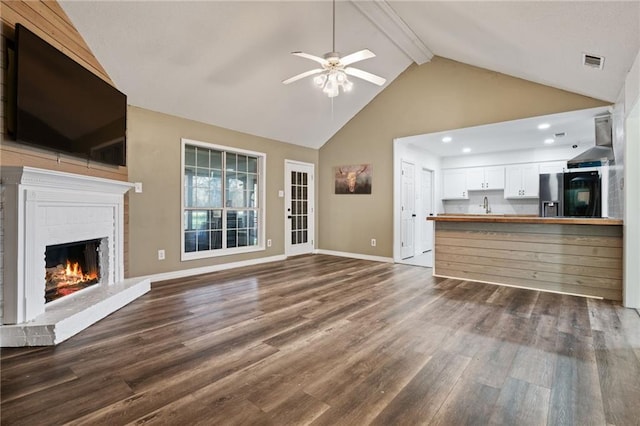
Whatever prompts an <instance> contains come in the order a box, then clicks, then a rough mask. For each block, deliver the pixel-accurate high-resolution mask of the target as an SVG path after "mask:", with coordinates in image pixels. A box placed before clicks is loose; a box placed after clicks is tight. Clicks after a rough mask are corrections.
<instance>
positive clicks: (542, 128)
mask: <svg viewBox="0 0 640 426" xmlns="http://www.w3.org/2000/svg"><path fill="white" fill-rule="evenodd" d="M549 127H551V124H549V123H542V124H538V129H540V130H544V129H548V128H549Z"/></svg>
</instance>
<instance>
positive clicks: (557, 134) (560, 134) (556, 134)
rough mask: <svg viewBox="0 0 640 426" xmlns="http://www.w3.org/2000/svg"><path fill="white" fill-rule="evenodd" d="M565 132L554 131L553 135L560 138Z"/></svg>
mask: <svg viewBox="0 0 640 426" xmlns="http://www.w3.org/2000/svg"><path fill="white" fill-rule="evenodd" d="M566 135H567V134H566V133H565V132H559V133H555V134H554V135H553V136H554V137H556V138H562V137H564V136H566Z"/></svg>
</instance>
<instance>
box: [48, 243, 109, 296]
mask: <svg viewBox="0 0 640 426" xmlns="http://www.w3.org/2000/svg"><path fill="white" fill-rule="evenodd" d="M101 241H102V240H101V239H94V240H88V241H77V242H72V243H65V244H56V245H50V246H46V249H45V303H49V302H53V301H54V300H57V299H60V298H61V297H64V296H68V295H70V294H73V293H75V292H77V291H80V290H84V289H85V288H88V287H90V286H92V285H95V284H98V283H99V282H100V251H101V250H100V245H101Z"/></svg>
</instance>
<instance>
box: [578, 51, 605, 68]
mask: <svg viewBox="0 0 640 426" xmlns="http://www.w3.org/2000/svg"><path fill="white" fill-rule="evenodd" d="M582 65H584V66H585V67H590V68H596V69H599V70H601V69H602V67H604V56H596V55H590V54H588V53H583V54H582Z"/></svg>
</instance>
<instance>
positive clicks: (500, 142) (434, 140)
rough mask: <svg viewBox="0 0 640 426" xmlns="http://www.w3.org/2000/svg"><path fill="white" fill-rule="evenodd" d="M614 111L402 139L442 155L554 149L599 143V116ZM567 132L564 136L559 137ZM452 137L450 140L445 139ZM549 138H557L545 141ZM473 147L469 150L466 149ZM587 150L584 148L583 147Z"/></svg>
mask: <svg viewBox="0 0 640 426" xmlns="http://www.w3.org/2000/svg"><path fill="white" fill-rule="evenodd" d="M607 112H610V109H609V107H600V108H589V109H584V110H580V111H571V112H565V113H560V114H552V115H545V116H540V117H533V118H525V119H521V120H512V121H505V122H503V123H495V124H487V125H484V126H475V127H467V128H464V129H453V130H449V131H445V132H438V133H429V134H426V135H417V136H409V137H405V138H401V139H400V140H401V141H402V142H404V143H408V144H411V145H413V146H415V147H418V148H421V149H426V150H428V151H429V152H431V153H433V154H435V155H437V156H438V157H457V156H461V155H477V154H487V153H492V152H503V151H520V150H525V149H542V148H554V147H559V146H573V145H577V146H578V147H580V148H585V147H590V146H593V145H594V144H595V123H594V118H595V117H596V116H597V115H600V114H605V113H607ZM543 123H544V124H548V125H549V128H547V129H538V125H539V124H543ZM556 133H564V134H565V135H564V136H555V135H556ZM444 137H450V138H451V141H450V142H443V140H442V139H443V138H444ZM546 139H553V140H554V142H553V143H551V144H545V142H544V141H545V140H546ZM464 148H469V149H470V151H469V152H466V153H465V152H463V149H464ZM583 150H584V149H583Z"/></svg>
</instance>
